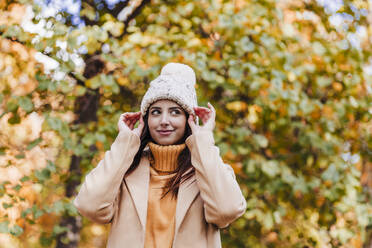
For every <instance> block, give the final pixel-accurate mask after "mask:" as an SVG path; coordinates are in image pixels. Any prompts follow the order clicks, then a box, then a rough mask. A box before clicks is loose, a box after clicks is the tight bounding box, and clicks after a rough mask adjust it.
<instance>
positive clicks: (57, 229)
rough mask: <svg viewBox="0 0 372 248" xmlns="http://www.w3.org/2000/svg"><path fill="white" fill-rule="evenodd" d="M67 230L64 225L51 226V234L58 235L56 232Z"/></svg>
mask: <svg viewBox="0 0 372 248" xmlns="http://www.w3.org/2000/svg"><path fill="white" fill-rule="evenodd" d="M67 231H68V228H67V227H65V226H60V225H55V226H54V227H53V235H58V234H61V233H64V232H67Z"/></svg>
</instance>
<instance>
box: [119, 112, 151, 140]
mask: <svg viewBox="0 0 372 248" xmlns="http://www.w3.org/2000/svg"><path fill="white" fill-rule="evenodd" d="M137 121H139V124H138V127H137V128H134V125H135V124H136V123H137ZM144 126H145V124H144V121H143V118H142V115H141V112H127V113H124V114H121V115H120V118H119V122H118V128H119V132H120V131H124V130H130V131H131V132H133V133H135V134H136V135H137V136H138V137H141V134H142V130H143V127H144Z"/></svg>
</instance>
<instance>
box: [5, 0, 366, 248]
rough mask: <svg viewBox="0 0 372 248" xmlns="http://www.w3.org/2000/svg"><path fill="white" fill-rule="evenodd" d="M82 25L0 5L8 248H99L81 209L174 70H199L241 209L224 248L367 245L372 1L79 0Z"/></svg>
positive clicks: (99, 230) (100, 231)
mask: <svg viewBox="0 0 372 248" xmlns="http://www.w3.org/2000/svg"><path fill="white" fill-rule="evenodd" d="M336 2H337V1H336ZM78 16H79V18H80V22H83V21H84V23H85V25H75V24H73V22H72V18H73V17H72V16H71V14H70V13H68V12H66V11H64V10H60V11H59V12H57V13H55V15H51V16H48V15H47V14H45V9H43V7H42V6H39V5H37V4H34V3H33V1H27V0H22V1H16V2H12V3H9V2H8V1H1V0H0V33H1V37H0V75H1V76H0V247H1V248H2V247H52V246H55V247H105V241H106V237H107V230H108V227H107V226H101V225H98V224H95V223H92V222H90V221H89V220H87V219H85V218H82V217H81V216H80V215H79V214H78V212H77V211H76V209H75V208H74V207H73V205H72V204H71V200H72V199H73V197H74V196H75V194H76V193H77V190H78V187H79V185H80V183H81V182H82V180H83V178H84V175H85V174H86V173H87V172H88V171H90V170H91V169H92V168H94V166H96V165H97V163H98V161H99V160H100V159H101V158H102V157H103V154H104V151H106V150H108V149H109V148H110V144H111V143H112V141H113V140H114V138H115V137H116V135H117V127H116V122H117V119H118V117H119V115H120V114H121V113H122V112H126V111H138V110H139V104H140V100H141V98H142V96H143V94H144V92H145V91H146V89H147V87H148V84H149V82H150V81H151V80H152V79H153V78H155V77H156V75H158V73H159V70H160V68H161V67H162V66H163V65H164V64H166V63H167V62H170V61H175V62H182V63H186V64H188V65H190V66H191V67H193V68H194V69H195V71H196V74H197V92H198V95H199V99H198V102H199V105H201V106H205V105H206V103H207V102H208V101H210V102H211V103H212V104H213V105H214V106H215V108H216V109H217V126H216V129H215V133H214V135H215V140H216V144H217V145H218V146H219V148H220V152H221V155H222V157H223V159H224V161H225V162H226V163H229V164H230V165H231V166H232V167H233V168H234V170H235V172H236V174H237V177H238V181H239V183H240V186H241V189H242V191H243V194H244V195H245V197H246V199H247V205H248V207H247V211H246V213H245V214H244V215H243V216H242V217H241V218H239V219H238V220H237V221H236V222H234V223H233V224H232V225H231V226H230V227H229V228H226V229H223V230H222V241H223V245H224V247H229V248H230V247H239V248H240V247H257V248H261V247H262V248H263V247H321V248H323V247H345V248H346V247H355V248H361V247H370V245H371V244H372V243H371V242H372V241H371V239H372V231H371V230H372V205H371V199H372V198H371V197H372V193H371V192H372V163H371V161H372V152H371V149H372V137H371V133H372V125H371V123H372V122H371V119H372V118H371V115H372V105H371V103H372V101H371V100H372V99H371V94H372V72H371V71H372V69H371V67H372V65H371V58H372V57H371V52H372V50H371V39H370V37H371V35H372V33H371V32H372V29H371V26H370V24H371V20H372V17H371V16H372V14H371V3H370V1H360V0H354V1H343V4H341V5H340V6H338V8H337V9H335V7H334V6H333V7H332V6H330V5H329V4H327V1H320V0H319V1H315V0H301V1H291V0H280V1H273V0H260V1H248V0H236V1H222V0H218V1H217V0H201V1H177V0H172V1H161V0H152V1H149V0H142V1H140V0H137V1H134V0H132V1H124V2H123V1H122V2H118V3H116V4H115V5H113V6H108V5H107V3H106V2H105V1H102V2H101V1H82V2H81V9H80V11H79V15H78Z"/></svg>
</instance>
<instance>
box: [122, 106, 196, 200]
mask: <svg viewBox="0 0 372 248" xmlns="http://www.w3.org/2000/svg"><path fill="white" fill-rule="evenodd" d="M185 113H186V120H188V117H189V114H188V113H187V112H186V111H185ZM148 118H149V112H147V113H146V114H145V116H144V117H143V121H144V127H143V130H142V134H141V137H140V139H141V145H140V148H139V149H138V151H137V153H136V155H135V156H134V159H133V162H132V164H131V165H130V167H129V169H128V171H127V172H126V173H125V176H128V175H129V174H131V173H132V172H133V171H134V170H135V169H137V167H138V165H139V163H140V161H141V157H142V156H144V155H148V156H152V154H151V151H148V153H146V151H144V149H145V147H146V146H147V144H148V143H149V142H150V141H151V142H154V141H153V139H152V137H151V135H150V131H149V126H148ZM191 133H192V132H191V128H190V126H189V124H188V123H187V121H186V129H185V134H184V136H183V137H182V139H180V141H178V142H177V143H176V144H182V143H185V141H186V139H187V138H188V137H189V136H190V135H191ZM177 163H178V166H177V169H176V175H175V176H174V177H172V178H171V179H170V180H169V182H168V183H167V185H166V186H165V193H164V195H163V197H164V196H165V195H166V194H168V193H169V192H172V195H173V196H177V192H178V188H179V186H180V184H181V182H184V181H186V180H188V179H190V178H191V177H192V176H193V175H194V174H195V169H194V167H193V166H192V165H191V153H190V150H189V148H188V147H187V146H186V147H185V149H183V150H182V152H181V153H180V155H179V156H178V159H177ZM190 168H191V170H190V171H189V172H187V173H186V174H185V172H186V171H188V170H189V169H190Z"/></svg>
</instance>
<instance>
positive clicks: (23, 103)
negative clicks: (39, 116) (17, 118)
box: [18, 96, 34, 113]
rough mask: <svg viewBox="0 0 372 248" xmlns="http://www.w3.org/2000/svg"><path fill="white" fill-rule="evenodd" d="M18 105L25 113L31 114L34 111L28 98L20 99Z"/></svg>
mask: <svg viewBox="0 0 372 248" xmlns="http://www.w3.org/2000/svg"><path fill="white" fill-rule="evenodd" d="M18 103H19V106H20V107H21V108H22V109H23V110H24V111H26V112H27V113H29V112H31V111H32V110H33V109H34V104H33V103H32V100H31V99H30V98H29V97H26V96H25V97H20V98H19V100H18Z"/></svg>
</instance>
